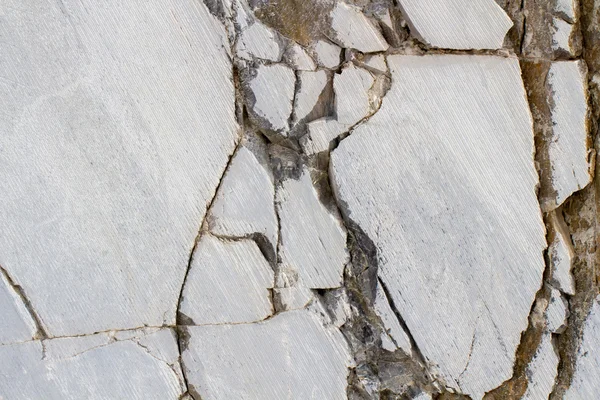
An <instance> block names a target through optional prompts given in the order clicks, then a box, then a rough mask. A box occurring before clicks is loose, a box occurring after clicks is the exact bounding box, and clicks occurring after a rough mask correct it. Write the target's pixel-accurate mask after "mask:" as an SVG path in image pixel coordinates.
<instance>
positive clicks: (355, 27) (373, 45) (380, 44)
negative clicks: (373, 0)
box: [330, 1, 389, 53]
mask: <svg viewBox="0 0 600 400" xmlns="http://www.w3.org/2000/svg"><path fill="white" fill-rule="evenodd" d="M330 17H331V28H332V29H333V32H334V40H335V41H337V42H338V43H339V44H340V46H342V47H344V48H349V49H356V50H358V51H360V52H362V53H374V52H378V51H386V50H387V49H388V47H389V45H388V44H387V42H386V41H385V39H384V38H383V36H381V32H380V31H379V29H378V28H377V26H376V25H375V24H374V23H373V22H371V21H370V20H369V19H368V18H367V17H366V16H365V15H364V14H363V13H362V12H361V10H360V9H359V8H358V7H356V6H353V5H349V4H346V3H343V2H341V1H338V2H337V4H336V5H335V7H334V8H333V10H332V11H331V14H330Z"/></svg>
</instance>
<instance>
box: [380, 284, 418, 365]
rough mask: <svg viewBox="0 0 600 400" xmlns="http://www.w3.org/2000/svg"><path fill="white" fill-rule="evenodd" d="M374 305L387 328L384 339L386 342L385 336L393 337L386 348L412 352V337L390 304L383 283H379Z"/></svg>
mask: <svg viewBox="0 0 600 400" xmlns="http://www.w3.org/2000/svg"><path fill="white" fill-rule="evenodd" d="M374 307H375V312H376V313H377V315H379V318H381V322H383V326H384V328H385V332H383V333H382V341H384V343H385V339H386V338H385V336H389V338H390V339H391V343H386V344H387V347H388V348H387V349H386V350H389V351H395V350H396V349H402V351H404V352H405V353H406V354H411V348H412V346H411V344H410V338H409V337H408V335H407V334H406V331H405V330H404V328H403V327H402V325H400V322H399V321H398V317H397V316H396V313H395V312H394V310H393V309H392V306H391V304H390V299H388V297H387V295H386V294H385V292H384V290H383V288H382V287H381V283H378V284H377V292H376V294H375V306H374Z"/></svg>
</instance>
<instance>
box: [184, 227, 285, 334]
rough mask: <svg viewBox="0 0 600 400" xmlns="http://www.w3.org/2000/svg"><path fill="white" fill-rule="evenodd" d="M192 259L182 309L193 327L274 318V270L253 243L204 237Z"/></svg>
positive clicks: (209, 236)
mask: <svg viewBox="0 0 600 400" xmlns="http://www.w3.org/2000/svg"><path fill="white" fill-rule="evenodd" d="M192 257H193V258H192V263H191V265H190V271H189V273H188V276H187V279H186V285H185V287H184V290H183V293H182V301H181V307H180V311H181V313H183V314H184V315H185V316H186V317H187V318H189V319H191V321H190V322H191V323H192V324H197V325H206V324H225V323H230V324H231V323H242V322H254V321H261V320H263V319H265V318H267V317H268V316H270V315H271V313H272V311H273V310H272V304H271V300H270V299H271V295H270V293H269V289H271V288H272V287H273V284H274V276H273V270H272V268H271V266H270V265H269V263H268V262H267V261H266V260H265V259H264V257H263V256H262V254H261V253H260V250H259V249H258V246H257V245H256V244H255V243H254V242H253V241H251V240H240V241H230V242H228V241H223V240H220V239H217V238H215V237H213V236H211V235H203V236H202V238H201V239H200V242H199V243H198V246H197V247H196V250H195V251H194V255H193V256H192Z"/></svg>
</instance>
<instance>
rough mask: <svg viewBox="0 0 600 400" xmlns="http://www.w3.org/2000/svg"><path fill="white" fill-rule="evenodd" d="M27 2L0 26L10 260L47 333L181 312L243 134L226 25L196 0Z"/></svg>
mask: <svg viewBox="0 0 600 400" xmlns="http://www.w3.org/2000/svg"><path fill="white" fill-rule="evenodd" d="M27 3H28V4H29V3H31V2H27ZM20 4H21V3H15V7H7V8H5V7H3V9H2V10H3V12H4V15H3V17H2V26H1V27H0V35H1V36H2V41H1V43H0V60H2V61H0V63H1V64H2V70H3V71H6V73H7V74H9V75H10V80H6V79H3V80H2V82H0V98H2V99H3V107H2V109H3V112H2V115H1V116H0V131H1V132H2V134H1V135H0V149H2V151H1V153H2V156H0V192H1V193H2V196H0V197H1V198H0V265H2V266H3V267H4V268H5V269H6V270H7V271H8V272H9V274H10V275H11V277H12V278H13V279H14V281H15V284H17V285H20V286H22V287H23V289H24V292H25V293H27V295H28V297H29V300H30V301H31V304H32V305H33V307H34V308H35V310H36V311H37V313H38V315H39V317H40V319H41V320H42V321H43V323H44V324H45V328H46V330H47V332H48V334H49V335H51V336H64V335H77V334H84V333H90V332H97V331H104V330H108V329H123V328H131V327H137V326H142V325H154V326H156V325H162V324H163V323H166V324H174V323H175V308H176V304H177V298H178V296H179V294H178V292H179V289H180V287H181V284H182V281H183V277H184V274H185V270H186V265H187V261H188V258H189V251H190V246H191V245H192V243H193V242H194V238H195V237H196V235H197V232H198V227H199V224H200V223H201V221H202V219H203V216H204V213H205V207H206V206H205V205H206V204H208V203H209V202H210V200H211V198H212V197H213V195H214V191H215V189H216V187H217V185H218V182H219V179H220V176H221V175H222V173H223V170H224V168H225V166H226V164H227V161H228V157H229V154H231V152H232V151H233V149H234V147H235V142H236V140H237V139H236V138H237V130H238V127H237V124H236V120H235V110H234V100H235V93H234V86H233V82H232V68H231V64H230V61H229V59H228V56H227V52H226V50H225V48H228V45H227V44H226V41H227V35H226V33H225V30H224V27H223V25H222V24H221V22H219V21H218V20H217V19H216V18H215V17H213V16H212V15H211V14H210V13H209V11H208V10H207V8H206V6H205V5H204V4H202V2H198V1H193V0H183V1H173V0H168V1H166V2H165V1H159V0H150V1H147V2H145V3H144V6H143V7H140V6H139V4H137V3H134V2H123V1H117V0H107V1H104V2H102V4H98V3H97V2H94V1H89V0H83V1H79V0H64V1H60V2H35V5H34V4H33V3H31V4H30V7H31V9H28V10H26V11H23V10H19V9H21V8H22V6H21V5H20ZM17 5H18V6H17ZM90 10H93V12H91V11H90ZM208 60H209V61H208ZM149 288H151V290H149ZM28 346H29V348H30V349H33V348H35V347H36V346H38V345H37V344H30V345H28ZM36 357H37V356H36ZM83 398H85V396H83ZM163 398H164V397H163Z"/></svg>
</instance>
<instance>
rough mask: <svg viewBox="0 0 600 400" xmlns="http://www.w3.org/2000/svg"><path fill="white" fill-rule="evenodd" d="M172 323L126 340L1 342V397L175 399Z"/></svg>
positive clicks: (178, 387) (178, 376) (177, 377)
mask: <svg viewBox="0 0 600 400" xmlns="http://www.w3.org/2000/svg"><path fill="white" fill-rule="evenodd" d="M178 358H179V351H178V347H177V341H176V338H175V334H174V332H173V331H172V330H171V329H161V330H159V331H158V332H154V333H150V334H148V335H144V334H140V335H139V336H138V337H133V338H131V339H128V340H117V341H115V340H114V338H112V337H111V335H110V334H108V333H100V334H96V335H91V336H82V337H72V338H62V339H50V340H45V341H44V343H43V344H42V343H41V342H40V341H37V340H36V341H31V342H27V343H20V344H13V345H6V346H0V360H11V362H0V398H3V399H48V400H69V399H73V400H76V399H117V398H127V399H139V400H151V399H156V400H163V399H177V398H179V397H180V396H181V395H183V393H184V392H185V390H186V389H185V385H184V383H183V382H184V381H183V375H182V372H181V369H180V367H179V360H178Z"/></svg>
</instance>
